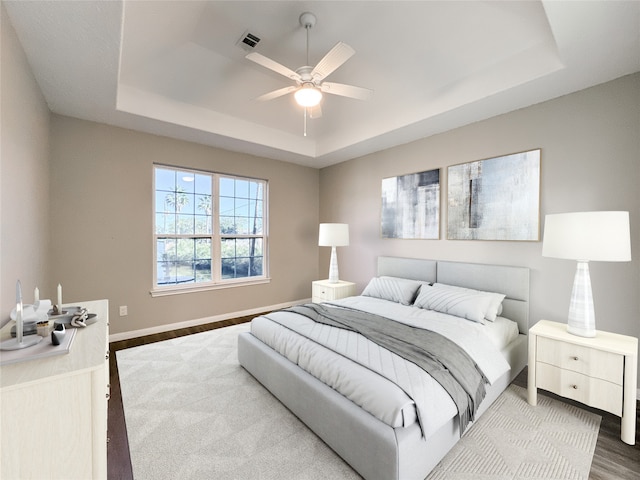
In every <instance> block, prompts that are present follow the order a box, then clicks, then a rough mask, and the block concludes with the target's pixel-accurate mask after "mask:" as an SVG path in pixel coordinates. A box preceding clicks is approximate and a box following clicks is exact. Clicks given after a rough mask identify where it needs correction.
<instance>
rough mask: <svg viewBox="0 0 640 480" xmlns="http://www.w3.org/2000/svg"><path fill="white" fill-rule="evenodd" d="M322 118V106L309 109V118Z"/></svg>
mask: <svg viewBox="0 0 640 480" xmlns="http://www.w3.org/2000/svg"><path fill="white" fill-rule="evenodd" d="M321 116H322V107H321V106H320V104H318V105H316V106H315V107H311V108H309V118H320V117H321Z"/></svg>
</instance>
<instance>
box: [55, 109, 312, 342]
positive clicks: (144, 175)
mask: <svg viewBox="0 0 640 480" xmlns="http://www.w3.org/2000/svg"><path fill="white" fill-rule="evenodd" d="M154 162H158V163H163V164H167V165H175V166H184V167H192V168H198V169H204V170H210V171H217V172H222V173H228V174H234V175H244V176H255V177H256V178H263V179H267V180H268V181H269V192H270V193H269V232H270V236H269V258H270V265H271V269H270V276H271V282H270V283H268V284H261V285H253V286H246V287H236V288H225V289H218V290H211V291H205V292H198V293H189V294H181V295H172V296H165V297H155V298H152V297H151V296H150V294H149V290H150V289H151V287H152V280H153V258H152V252H153V236H152V235H153V231H152V228H153V227H152V222H153V207H152V199H153V192H152V178H153V163H154ZM318 177H319V172H318V170H317V169H312V168H308V167H301V166H298V165H293V164H290V163H285V162H279V161H275V160H269V159H266V158H258V157H251V156H249V155H242V154H237V153H233V152H229V151H226V150H220V149H215V148H211V147H206V146H203V145H198V144H194V143H190V142H183V141H179V140H173V139H169V138H166V137H159V136H154V135H149V134H145V133H139V132H134V131H132V130H126V129H122V128H116V127H111V126H107V125H103V124H99V123H93V122H88V121H85V120H79V119H74V118H70V117H64V116H59V115H53V116H52V128H51V221H52V225H54V226H55V228H54V229H55V234H54V235H53V238H52V243H51V245H52V251H51V255H52V262H53V263H52V268H53V278H54V281H55V282H56V284H57V283H58V282H60V283H62V285H63V290H64V292H65V298H67V299H68V300H69V301H73V300H75V301H79V300H82V299H97V298H108V299H109V302H110V308H109V310H110V320H111V322H110V323H111V327H110V329H111V333H114V334H115V333H122V332H130V331H135V330H142V329H149V328H157V327H161V326H162V325H169V324H173V323H180V322H187V321H195V320H199V319H206V318H209V317H215V316H220V315H225V314H230V315H231V316H233V315H235V314H236V313H242V312H245V311H250V310H253V309H257V308H261V307H268V306H272V305H278V304H281V303H286V302H292V301H295V300H300V299H304V298H309V297H310V296H311V282H312V281H313V280H315V279H317V278H318V256H317V255H318V253H317V252H318V247H317V229H318V196H319V192H318V185H319V180H318ZM120 305H127V307H128V310H129V315H128V316H126V317H120V316H119V315H118V306H120Z"/></svg>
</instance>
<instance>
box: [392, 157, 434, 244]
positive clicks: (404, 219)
mask: <svg viewBox="0 0 640 480" xmlns="http://www.w3.org/2000/svg"><path fill="white" fill-rule="evenodd" d="M382 238H414V239H416V238H418V239H431V240H437V239H439V238H440V170H439V169H438V170H429V171H425V172H418V173H410V174H408V175H401V176H398V177H390V178H385V179H383V180H382Z"/></svg>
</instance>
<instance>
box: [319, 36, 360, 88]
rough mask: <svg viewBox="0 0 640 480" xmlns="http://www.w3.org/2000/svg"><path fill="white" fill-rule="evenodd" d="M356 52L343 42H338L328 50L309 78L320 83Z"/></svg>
mask: <svg viewBox="0 0 640 480" xmlns="http://www.w3.org/2000/svg"><path fill="white" fill-rule="evenodd" d="M354 53H356V51H355V50H354V49H353V48H351V47H350V46H349V45H347V44H346V43H343V42H338V43H336V45H335V46H334V47H333V48H332V49H331V50H329V53H327V54H326V55H325V56H324V58H323V59H322V60H320V61H319V62H318V64H317V65H316V66H315V67H314V68H313V70H312V71H311V76H312V77H313V78H314V79H315V80H317V81H321V80H322V79H323V78H326V77H328V76H329V75H330V74H331V73H332V72H334V71H335V70H336V69H337V68H338V67H339V66H340V65H342V64H343V63H344V62H346V61H347V60H349V59H350V58H351V57H352V56H353V54H354Z"/></svg>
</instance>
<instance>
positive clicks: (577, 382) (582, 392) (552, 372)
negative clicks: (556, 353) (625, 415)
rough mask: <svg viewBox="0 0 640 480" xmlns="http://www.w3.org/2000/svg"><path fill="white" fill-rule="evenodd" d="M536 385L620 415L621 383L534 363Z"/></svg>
mask: <svg viewBox="0 0 640 480" xmlns="http://www.w3.org/2000/svg"><path fill="white" fill-rule="evenodd" d="M536 370H537V371H536V386H537V387H538V388H542V389H543V390H548V391H550V392H553V393H555V394H557V395H560V396H562V397H566V398H571V399H572V400H576V401H578V402H580V403H584V404H585V405H590V406H592V407H595V408H599V409H601V410H605V411H607V412H611V413H613V414H614V415H618V416H621V415H622V385H618V384H615V383H611V382H607V381H606V380H601V379H599V378H592V377H589V376H587V375H583V374H581V373H577V372H573V371H570V370H564V369H562V368H558V367H555V366H553V365H549V364H547V363H542V362H537V363H536Z"/></svg>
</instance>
